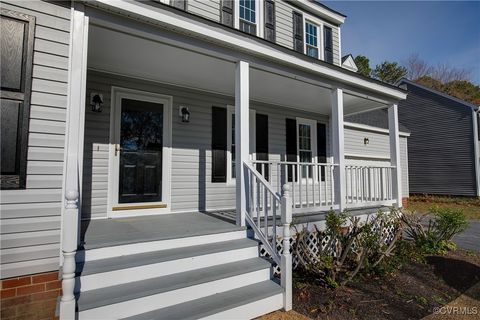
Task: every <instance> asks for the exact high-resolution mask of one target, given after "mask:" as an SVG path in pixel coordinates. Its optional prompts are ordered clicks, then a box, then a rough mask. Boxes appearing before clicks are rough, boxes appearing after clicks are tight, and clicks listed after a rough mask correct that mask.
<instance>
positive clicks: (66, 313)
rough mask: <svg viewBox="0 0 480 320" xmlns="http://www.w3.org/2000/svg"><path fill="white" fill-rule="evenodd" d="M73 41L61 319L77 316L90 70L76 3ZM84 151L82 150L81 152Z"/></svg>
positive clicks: (85, 35)
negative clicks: (85, 122)
mask: <svg viewBox="0 0 480 320" xmlns="http://www.w3.org/2000/svg"><path fill="white" fill-rule="evenodd" d="M71 19H72V24H71V30H70V31H71V35H72V37H71V40H70V65H69V68H70V72H69V94H68V105H67V124H66V127H67V130H66V144H65V152H66V154H67V156H66V164H65V166H66V171H65V200H64V204H65V209H64V210H63V217H62V256H63V265H62V297H61V300H60V319H62V320H63V319H75V304H76V302H75V296H74V289H75V269H76V264H75V255H76V252H77V246H78V230H79V225H78V221H79V214H80V209H79V195H80V192H79V190H80V186H79V184H80V181H81V180H80V178H79V174H80V170H79V169H80V168H79V166H80V164H81V163H82V161H81V159H80V158H79V150H80V149H83V145H82V141H83V137H82V135H83V127H84V122H83V121H84V120H83V119H84V117H83V112H85V109H84V106H85V91H86V71H87V44H88V18H87V17H85V14H84V6H83V5H81V4H75V10H73V11H72V16H71ZM80 154H81V152H80Z"/></svg>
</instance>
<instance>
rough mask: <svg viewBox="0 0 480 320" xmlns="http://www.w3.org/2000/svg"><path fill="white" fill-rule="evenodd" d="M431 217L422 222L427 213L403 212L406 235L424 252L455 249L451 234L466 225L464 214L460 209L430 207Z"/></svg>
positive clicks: (443, 252) (433, 252) (440, 251)
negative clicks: (421, 214) (426, 221)
mask: <svg viewBox="0 0 480 320" xmlns="http://www.w3.org/2000/svg"><path fill="white" fill-rule="evenodd" d="M429 211H430V214H431V215H433V218H432V219H430V220H429V221H428V225H427V224H426V223H425V222H424V221H425V219H426V218H427V217H428V215H423V216H420V215H417V214H404V215H403V216H402V220H403V221H404V223H405V225H406V233H407V235H408V236H409V237H410V238H411V239H412V240H413V241H414V242H415V244H416V246H417V247H418V248H420V249H421V250H422V252H423V253H425V254H445V253H446V252H448V251H449V250H453V249H455V247H456V246H455V244H454V243H453V242H452V238H453V236H455V235H456V234H457V233H460V232H462V231H464V230H465V229H466V228H467V227H468V222H467V219H466V217H465V214H464V213H463V211H462V210H460V209H450V208H440V207H432V208H430V210H429Z"/></svg>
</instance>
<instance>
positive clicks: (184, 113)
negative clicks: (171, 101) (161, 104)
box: [179, 106, 190, 123]
mask: <svg viewBox="0 0 480 320" xmlns="http://www.w3.org/2000/svg"><path fill="white" fill-rule="evenodd" d="M179 115H180V117H181V118H182V122H185V123H188V122H190V111H188V108H187V107H185V106H180V110H179Z"/></svg>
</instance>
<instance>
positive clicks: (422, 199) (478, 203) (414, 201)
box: [407, 196, 480, 219]
mask: <svg viewBox="0 0 480 320" xmlns="http://www.w3.org/2000/svg"><path fill="white" fill-rule="evenodd" d="M435 206H437V207H440V208H449V209H462V210H463V212H464V213H465V216H466V217H467V219H480V199H478V198H462V197H441V196H411V197H410V198H409V200H408V207H407V209H408V210H411V211H417V212H420V213H427V212H428V211H429V209H430V208H432V207H435Z"/></svg>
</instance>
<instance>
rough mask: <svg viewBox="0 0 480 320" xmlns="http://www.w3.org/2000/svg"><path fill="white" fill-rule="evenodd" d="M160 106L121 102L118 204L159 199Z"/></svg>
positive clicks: (161, 146)
mask: <svg viewBox="0 0 480 320" xmlns="http://www.w3.org/2000/svg"><path fill="white" fill-rule="evenodd" d="M163 107H164V106H163V104H161V103H153V102H147V101H141V100H132V99H122V101H121V110H122V111H121V118H120V150H118V151H119V152H120V170H119V174H120V179H119V186H118V187H119V188H118V202H119V203H137V202H161V201H162V149H163Z"/></svg>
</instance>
